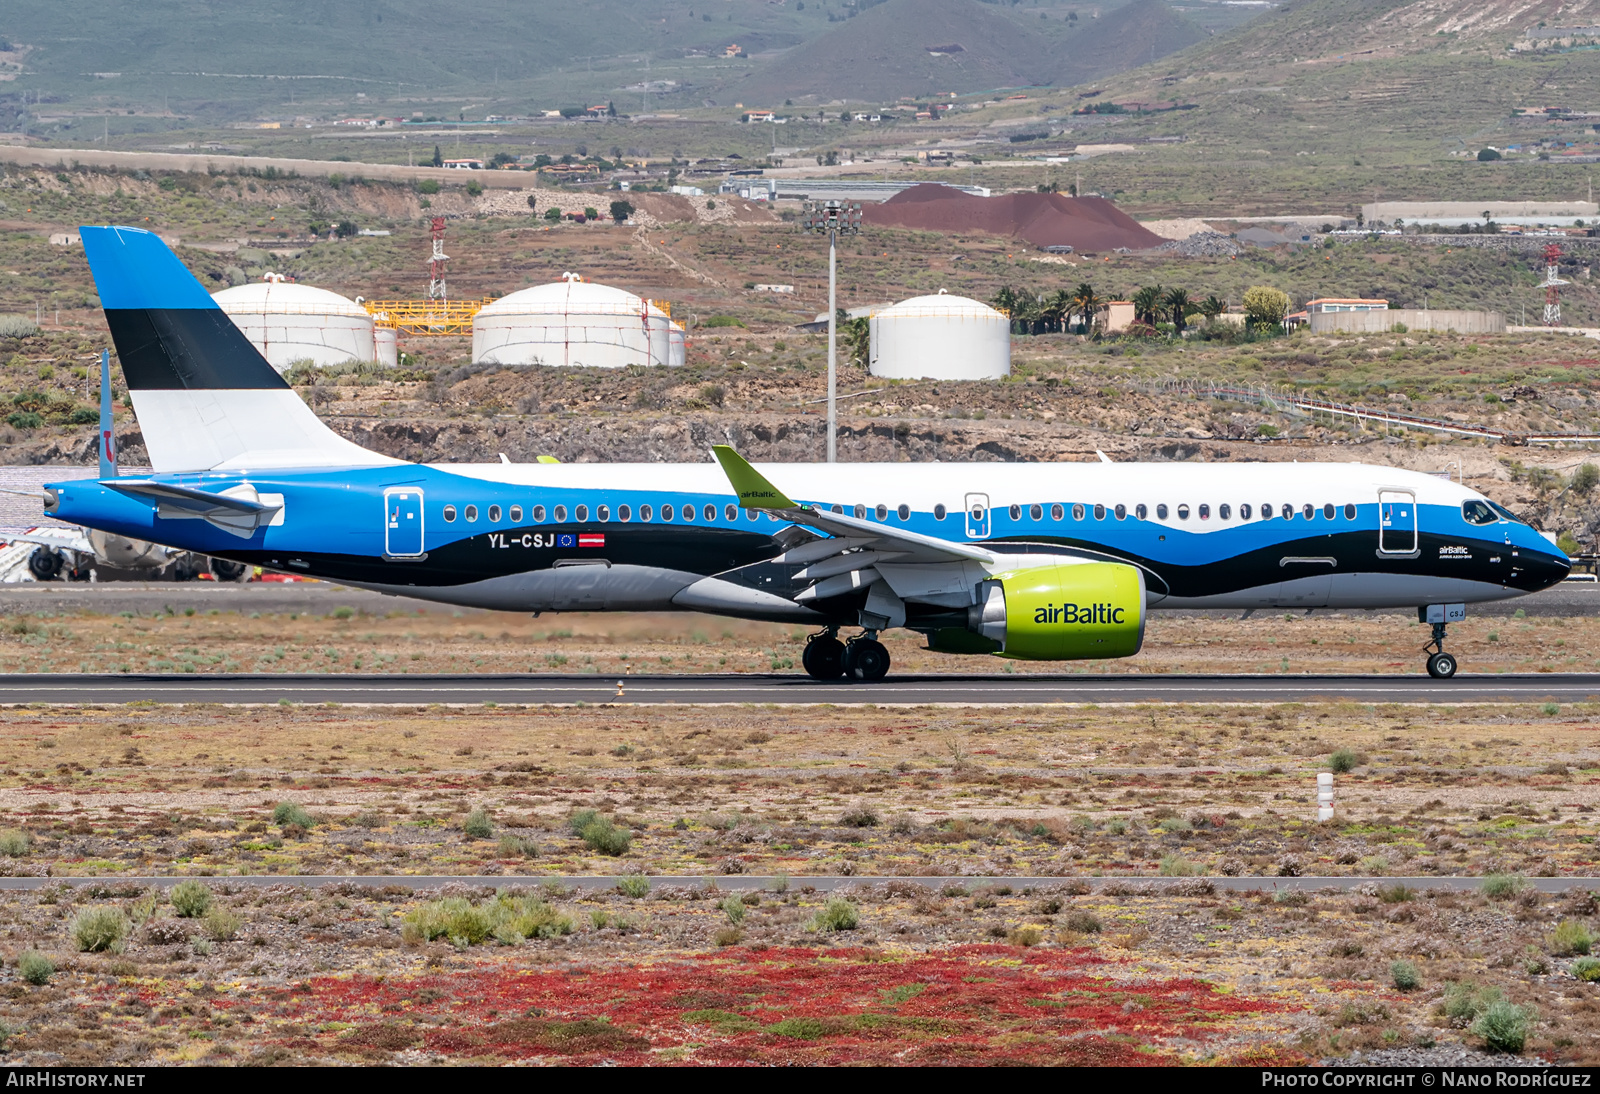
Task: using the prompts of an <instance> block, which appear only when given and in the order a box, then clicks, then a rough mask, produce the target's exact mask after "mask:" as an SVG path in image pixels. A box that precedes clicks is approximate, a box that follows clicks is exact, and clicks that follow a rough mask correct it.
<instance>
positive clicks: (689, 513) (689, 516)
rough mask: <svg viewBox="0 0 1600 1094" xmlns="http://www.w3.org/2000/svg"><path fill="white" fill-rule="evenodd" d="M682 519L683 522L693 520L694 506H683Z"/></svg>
mask: <svg viewBox="0 0 1600 1094" xmlns="http://www.w3.org/2000/svg"><path fill="white" fill-rule="evenodd" d="M683 519H684V520H693V519H694V506H692V505H685V506H684V507H683Z"/></svg>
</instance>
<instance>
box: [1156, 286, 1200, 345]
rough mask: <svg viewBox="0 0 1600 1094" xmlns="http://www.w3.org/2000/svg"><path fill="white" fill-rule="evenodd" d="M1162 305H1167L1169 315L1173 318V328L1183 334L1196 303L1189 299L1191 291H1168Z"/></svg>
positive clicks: (1162, 299)
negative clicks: (1190, 312) (1184, 326)
mask: <svg viewBox="0 0 1600 1094" xmlns="http://www.w3.org/2000/svg"><path fill="white" fill-rule="evenodd" d="M1161 303H1163V304H1165V305H1166V308H1167V314H1168V315H1170V316H1172V326H1173V328H1174V329H1175V330H1177V332H1178V333H1179V334H1182V333H1183V325H1184V321H1185V320H1186V319H1187V318H1188V317H1189V311H1190V309H1191V308H1193V307H1194V301H1192V300H1190V299H1189V290H1188V289H1168V290H1167V295H1166V296H1163V297H1162V298H1161Z"/></svg>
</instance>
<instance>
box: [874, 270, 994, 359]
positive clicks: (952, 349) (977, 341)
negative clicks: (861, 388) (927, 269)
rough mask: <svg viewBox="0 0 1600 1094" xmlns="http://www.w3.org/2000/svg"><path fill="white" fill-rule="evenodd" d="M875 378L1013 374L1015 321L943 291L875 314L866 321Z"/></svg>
mask: <svg viewBox="0 0 1600 1094" xmlns="http://www.w3.org/2000/svg"><path fill="white" fill-rule="evenodd" d="M867 325H868V329H869V332H870V337H871V342H872V351H871V356H872V363H871V366H870V368H869V371H870V372H871V373H872V375H874V376H884V377H888V378H891V379H898V380H997V379H999V378H1001V377H1003V376H1007V375H1009V374H1010V373H1011V320H1009V319H1008V318H1006V316H1005V315H1003V314H1002V313H1000V312H998V311H995V310H994V309H993V308H991V307H990V306H989V305H987V304H985V303H982V302H981V301H978V300H969V299H968V298H967V297H965V296H951V295H949V294H948V293H946V292H945V291H944V290H943V289H941V290H940V291H939V293H938V294H937V295H935V296H914V297H912V298H911V299H910V300H902V301H901V302H900V303H898V304H894V305H891V306H890V307H887V308H884V309H883V310H882V311H878V312H874V313H873V314H872V316H871V318H870V319H868V321H867Z"/></svg>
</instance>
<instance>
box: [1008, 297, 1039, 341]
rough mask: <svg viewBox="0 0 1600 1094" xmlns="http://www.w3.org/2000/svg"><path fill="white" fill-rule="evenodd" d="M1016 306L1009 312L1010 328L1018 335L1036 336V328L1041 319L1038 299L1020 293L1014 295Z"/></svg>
mask: <svg viewBox="0 0 1600 1094" xmlns="http://www.w3.org/2000/svg"><path fill="white" fill-rule="evenodd" d="M1016 299H1017V305H1016V307H1015V308H1013V309H1012V311H1011V328H1012V329H1013V330H1015V331H1016V332H1017V333H1018V334H1037V333H1038V330H1037V327H1038V325H1039V321H1040V319H1041V318H1043V317H1042V315H1041V313H1040V308H1039V299H1038V297H1036V296H1034V295H1033V294H1032V293H1027V292H1020V293H1017V294H1016Z"/></svg>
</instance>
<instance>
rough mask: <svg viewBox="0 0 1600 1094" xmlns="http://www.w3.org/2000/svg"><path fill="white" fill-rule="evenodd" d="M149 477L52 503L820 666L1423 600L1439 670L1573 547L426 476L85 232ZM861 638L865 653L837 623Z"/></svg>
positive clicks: (1009, 468) (1036, 646) (713, 486)
mask: <svg viewBox="0 0 1600 1094" xmlns="http://www.w3.org/2000/svg"><path fill="white" fill-rule="evenodd" d="M81 238H82V240H83V245H84V251H85V253H86V254H87V256H88V259H89V263H90V266H91V269H92V271H93V274H94V278H95V283H96V286H97V287H98V289H99V292H100V298H101V301H102V303H103V305H104V307H105V314H106V319H107V321H108V323H109V324H110V328H111V333H112V338H113V339H114V341H115V343H116V346H117V352H118V354H119V355H120V357H121V362H122V369H123V374H124V376H125V377H126V379H127V382H128V389H129V392H130V394H131V396H132V399H133V405H134V410H135V413H136V414H137V415H138V418H139V424H140V427H141V429H142V431H143V435H144V439H145V444H146V446H147V448H148V450H149V453H150V459H151V463H152V465H153V467H154V473H153V474H151V475H148V476H142V477H139V478H114V479H105V480H103V481H99V482H94V481H86V482H64V483H60V484H58V485H54V486H51V487H49V488H48V490H47V494H48V500H47V502H46V505H45V508H46V510H47V511H48V512H50V513H52V514H54V515H55V516H57V517H59V518H61V519H63V520H70V521H73V522H75V523H79V524H82V525H84V526H85V527H89V528H94V529H99V530H101V531H105V532H109V533H112V534H115V535H120V536H128V537H136V538H140V539H149V540H151V541H153V542H159V543H164V544H169V545H172V546H173V547H176V548H181V549H184V550H189V551H195V552H198V553H203V554H208V555H212V556H214V557H219V558H226V559H231V560H234V561H237V562H242V563H245V564H248V565H256V566H263V567H268V568H271V569H275V570H281V571H285V572H289V573H304V574H311V575H315V576H318V577H324V578H328V579H331V580H335V581H340V582H343V583H346V584H350V585H357V586H363V587H366V588H371V589H376V590H379V591H382V592H386V593H393V594H397V595H403V596H412V597H419V598H423V599H428V600H434V601H442V602H445V603H451V604H459V605H470V606H475V607H484V608H496V609H502V610H507V611H528V612H536V613H537V612H547V611H646V610H648V611H659V610H672V609H680V610H685V611H700V612H710V613H715V614H722V615H728V616H737V617H741V618H747V619H762V620H774V621H780V622H785V623H800V624H809V625H811V626H814V627H815V628H816V632H815V633H814V634H813V635H812V636H811V638H810V640H809V641H808V642H807V644H806V647H805V653H804V657H803V662H804V665H805V667H806V670H807V671H808V672H809V673H810V674H811V675H812V676H814V677H817V678H821V679H833V678H838V677H840V676H847V677H849V678H851V679H855V680H876V679H879V678H881V677H882V676H883V675H884V674H885V673H886V672H887V671H888V669H889V655H888V651H887V650H886V649H885V647H884V646H883V644H882V643H881V642H880V641H879V640H878V638H879V635H880V634H881V633H882V632H883V631H885V630H889V629H892V628H900V627H904V628H908V629H910V630H913V631H916V632H919V633H920V634H922V635H924V636H925V637H926V639H927V642H928V645H929V647H930V648H932V649H935V650H945V651H949V652H952V653H962V654H982V653H989V654H999V655H1001V656H1004V657H1012V658H1025V659H1037V660H1073V659H1104V658H1112V657H1126V656H1130V655H1132V654H1135V653H1137V652H1138V651H1139V650H1140V648H1141V647H1142V645H1143V642H1144V635H1145V622H1146V619H1147V617H1148V612H1149V611H1150V610H1152V609H1156V610H1159V609H1163V608H1200V607H1204V608H1240V609H1256V608H1275V609H1284V608H1292V609H1313V608H1392V607H1415V608H1416V609H1417V610H1418V614H1419V618H1420V619H1421V620H1422V621H1423V622H1427V623H1431V624H1432V631H1431V636H1432V641H1431V642H1430V643H1429V644H1428V647H1427V648H1428V649H1430V650H1431V651H1432V652H1431V655H1430V656H1429V657H1428V660H1427V667H1428V671H1429V672H1430V673H1432V674H1433V675H1434V676H1438V677H1449V676H1452V675H1454V673H1455V671H1456V660H1455V657H1454V655H1452V654H1451V653H1449V652H1446V650H1445V649H1444V643H1445V640H1446V636H1447V626H1448V624H1449V623H1450V622H1453V621H1456V620H1459V619H1462V618H1464V617H1465V614H1466V605H1467V604H1469V603H1472V602H1477V601H1486V600H1498V599H1503V598H1507V597H1514V596H1518V595H1521V594H1523V593H1527V592H1531V591H1533V590H1536V589H1542V588H1545V587H1547V586H1549V585H1552V584H1554V583H1555V582H1557V581H1560V580H1561V579H1562V578H1564V577H1565V576H1566V574H1567V572H1568V569H1569V563H1568V560H1567V558H1566V557H1565V556H1564V555H1563V554H1562V553H1561V552H1560V551H1558V550H1556V549H1555V548H1554V547H1553V546H1552V545H1551V544H1550V542H1549V541H1548V540H1547V539H1546V538H1545V537H1544V536H1543V535H1541V534H1540V533H1539V532H1537V531H1535V530H1534V529H1533V528H1531V527H1530V526H1529V525H1528V524H1527V523H1525V522H1524V521H1522V520H1520V519H1518V518H1517V517H1516V516H1515V515H1514V514H1512V513H1511V512H1509V511H1508V510H1506V509H1505V508H1504V507H1502V506H1499V505H1497V504H1495V503H1494V502H1492V501H1490V500H1489V499H1487V498H1485V497H1484V496H1483V495H1481V494H1479V493H1477V492H1476V491H1474V490H1470V489H1468V488H1466V487H1464V486H1462V485H1459V484H1456V483H1452V482H1448V481H1445V480H1441V479H1438V478H1435V477H1433V476H1430V475H1423V474H1418V473H1415V472H1410V471H1402V470H1398V469H1395V468H1387V467H1374V466H1368V465H1363V464H1328V463H1315V464H1281V463H1280V464H1266V463H1243V464H1220V465H1217V464H1187V463H1161V464H1142V463H1123V464H1112V463H1105V462H1103V463H1096V464H1081V463H1070V464H1067V463H1059V464H1003V463H967V464H906V463H900V464H789V465H764V466H762V467H760V468H755V467H752V466H751V465H749V464H748V463H746V462H745V461H744V460H743V459H741V458H740V457H739V456H738V454H737V453H735V452H734V451H733V450H732V449H730V448H726V447H719V448H717V449H716V451H715V457H716V459H715V462H712V461H708V462H706V463H703V464H584V465H560V464H554V465H552V464H544V463H539V464H525V465H509V464H504V463H501V464H488V465H469V464H445V465H419V464H412V463H406V462H404V461H401V460H396V459H391V458H389V457H386V456H382V455H379V454H377V453H374V452H370V451H367V450H366V449H363V448H361V447H359V446H358V445H355V444H353V443H351V442H350V441H347V440H345V439H343V438H341V437H339V436H338V435H336V434H335V433H333V432H332V431H331V430H330V429H328V427H327V426H325V425H324V424H323V423H322V422H321V421H320V420H319V419H318V418H317V417H316V415H315V414H313V413H312V412H311V410H310V409H309V408H308V407H307V406H306V404H305V403H304V402H302V401H301V400H300V398H299V396H297V395H296V394H295V392H294V391H293V390H292V389H291V388H290V387H289V386H288V385H287V384H286V383H285V382H284V381H283V379H282V378H281V377H280V376H279V375H278V373H277V372H276V371H274V370H273V368H272V367H271V366H270V365H269V364H268V363H267V362H266V361H265V360H264V359H263V358H262V357H261V355H260V354H259V353H258V352H256V350H255V349H254V348H253V347H252V346H251V344H250V343H249V342H248V341H247V340H246V339H245V337H244V336H243V335H242V334H241V333H240V332H239V330H238V328H236V327H235V326H234V325H233V324H232V323H231V322H230V321H229V320H228V318H227V316H226V315H224V314H223V313H222V312H221V311H220V310H219V309H218V308H217V306H216V304H215V302H214V301H213V300H212V299H211V297H210V296H209V295H208V294H207V293H206V291H205V289H204V288H203V287H202V286H201V285H200V284H199V282H197V281H196V280H195V279H194V278H193V276H191V275H190V274H189V272H188V271H187V270H186V269H185V268H184V267H183V265H182V264H181V263H180V262H179V261H178V260H177V258H176V257H175V256H174V255H173V254H172V253H171V252H170V251H169V250H168V249H167V248H166V246H165V245H164V244H163V243H162V242H161V241H160V240H159V239H158V238H157V237H156V236H154V235H152V234H150V233H148V232H145V231H141V230H139V229H136V228H121V227H104V228H84V229H83V230H82V233H81ZM847 628H858V629H859V633H858V634H856V635H855V636H854V637H852V638H851V639H850V640H849V641H848V642H845V641H841V640H840V638H839V634H840V632H841V631H843V630H845V629H847Z"/></svg>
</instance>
